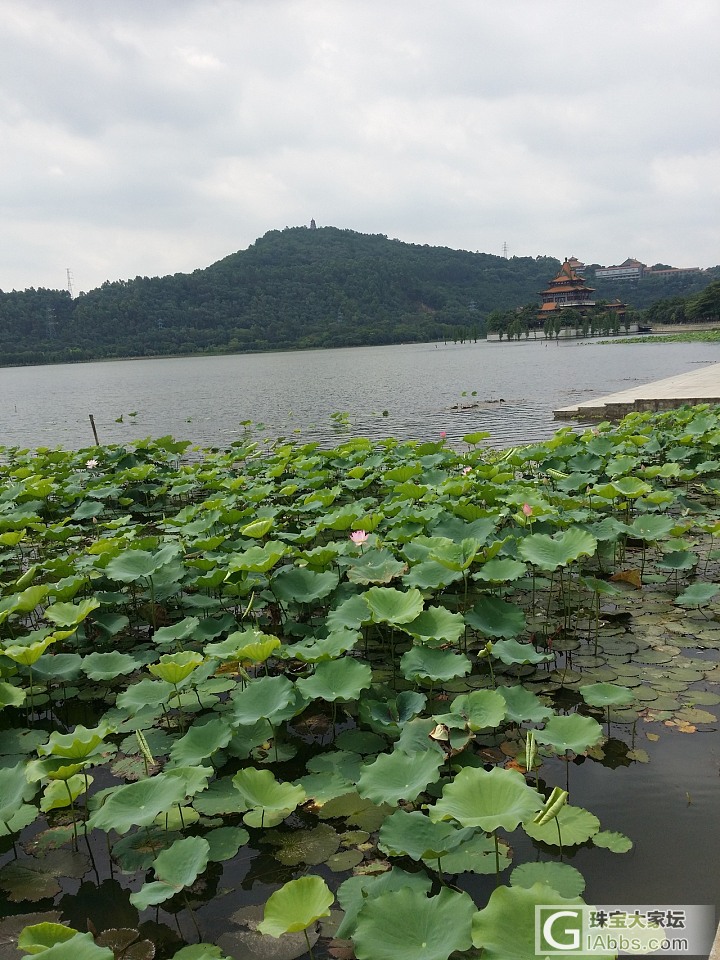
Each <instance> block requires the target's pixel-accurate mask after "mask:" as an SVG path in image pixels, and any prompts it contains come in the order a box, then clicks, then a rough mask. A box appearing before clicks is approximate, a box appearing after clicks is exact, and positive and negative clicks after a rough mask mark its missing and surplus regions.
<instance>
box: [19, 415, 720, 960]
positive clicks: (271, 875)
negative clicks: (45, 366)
mask: <svg viewBox="0 0 720 960" xmlns="http://www.w3.org/2000/svg"><path fill="white" fill-rule="evenodd" d="M483 440H484V435H482V434H468V435H466V436H465V437H464V440H463V443H462V444H458V445H456V446H455V447H454V448H451V447H450V446H448V445H447V444H446V443H445V442H444V440H440V441H438V442H402V443H401V442H397V441H393V440H384V441H380V442H371V441H369V440H367V439H363V438H357V439H352V440H348V441H346V442H344V443H342V444H340V445H339V446H337V447H335V448H333V449H329V450H328V449H320V448H319V447H318V446H317V445H316V444H300V443H298V444H291V443H286V442H277V443H274V444H272V443H267V442H259V441H256V440H254V439H253V437H252V435H247V436H245V437H243V439H242V440H240V441H238V442H237V443H235V444H233V445H232V446H231V447H230V448H229V449H228V450H227V451H224V452H222V453H216V452H212V453H211V452H207V453H205V454H204V455H203V456H202V457H201V458H199V459H198V457H197V454H194V455H193V457H192V460H189V459H188V458H187V457H186V454H187V453H188V450H187V447H188V445H187V444H185V443H182V442H177V441H175V440H173V439H171V438H169V437H165V438H161V439H158V440H153V441H151V440H146V441H140V442H136V443H133V444H129V445H124V446H117V445H115V446H108V447H93V448H90V449H87V450H84V451H83V450H81V451H73V452H66V451H61V450H49V449H45V450H39V451H36V452H30V451H22V450H18V449H9V448H5V449H3V450H2V451H0V453H1V461H0V462H1V466H0V473H1V477H2V478H1V482H0V568H1V570H2V599H0V708H1V713H0V890H2V891H3V893H4V895H5V896H6V898H7V906H6V908H5V911H4V913H5V919H4V920H2V921H0V934H2V936H0V942H1V943H2V944H4V946H0V951H3V950H4V951H5V953H3V956H19V955H20V954H18V952H17V947H16V944H18V945H19V947H20V953H21V954H26V955H30V954H35V953H41V952H46V953H48V960H51V958H52V960H64V958H72V960H94V958H97V960H112V958H113V957H116V958H118V960H124V958H126V960H151V958H152V957H153V956H157V957H159V958H160V957H162V958H164V957H168V958H173V957H174V958H177V960H200V958H204V957H207V958H222V957H232V958H236V960H245V958H248V960H250V958H260V957H266V958H276V960H279V958H285V960H291V958H294V957H301V956H305V955H312V956H315V957H335V958H340V960H342V958H345V960H351V958H357V960H384V958H388V960H389V958H393V960H403V958H408V960H446V958H447V957H449V956H450V955H451V954H456V955H457V956H467V957H483V958H488V960H493V958H495V960H501V958H502V960H513V958H518V960H520V958H526V957H528V956H533V936H534V926H533V923H534V906H535V904H540V903H560V904H562V903H564V902H566V901H567V902H568V903H577V902H582V898H583V896H585V897H586V898H588V897H593V898H596V897H597V890H598V877H600V878H601V879H602V877H603V876H604V877H606V878H607V877H608V876H609V877H613V876H614V877H616V878H621V877H622V875H623V870H624V866H623V864H624V863H626V862H627V863H630V862H632V858H633V856H634V854H635V848H634V847H633V842H634V840H635V839H636V838H634V837H633V836H632V835H626V833H625V832H624V831H623V830H621V829H620V826H621V825H622V824H623V822H624V817H625V813H626V811H624V810H622V809H620V808H618V809H615V805H614V799H613V793H612V790H613V788H612V782H613V781H612V778H613V777H619V776H621V775H622V773H623V772H624V771H626V770H628V769H629V768H631V767H635V768H640V767H645V766H646V765H647V766H648V767H653V766H654V765H658V764H659V765H660V766H662V764H663V762H664V761H663V757H664V756H665V755H666V754H664V752H663V749H664V747H665V746H666V745H667V746H670V745H671V744H675V745H677V743H678V742H680V741H682V740H685V741H686V742H687V743H688V744H689V743H693V744H697V743H702V742H703V738H704V737H705V738H707V739H708V740H709V739H710V732H711V731H713V730H714V729H715V726H716V712H715V709H714V708H715V706H716V705H717V704H718V703H720V694H718V693H717V690H718V684H719V683H720V657H719V654H718V651H719V650H720V602H719V601H718V600H717V597H718V594H720V586H718V584H717V583H716V581H717V579H718V576H717V575H718V569H719V561H720V550H717V549H716V543H715V538H716V537H717V535H718V533H720V506H719V502H718V494H719V493H720V457H718V451H719V450H720V410H718V409H717V408H709V407H707V406H704V407H696V408H684V409H682V410H680V411H674V412H672V413H668V414H663V415H660V416H654V417H651V416H649V415H633V416H631V417H628V418H626V419H625V420H624V421H623V422H622V423H621V424H620V425H616V426H613V425H610V424H601V425H600V426H599V427H598V428H597V429H595V430H589V431H587V432H585V433H582V434H576V433H574V432H573V431H572V430H570V429H564V430H561V431H559V432H558V433H557V434H556V436H555V437H554V438H553V439H551V440H549V441H547V442H545V443H542V444H538V445H533V446H526V447H519V448H514V449H512V450H508V451H505V452H503V453H498V452H496V451H491V450H488V449H487V448H485V447H484V446H483ZM700 749H701V751H702V750H703V749H705V748H704V747H701V748H700ZM708 752H709V751H708ZM593 772H601V773H602V776H601V777H597V776H594V774H593ZM588 784H590V786H588ZM598 785H600V787H599V786H598ZM682 790H683V793H685V794H686V795H687V804H688V807H689V808H690V805H691V804H692V803H693V797H692V794H693V790H694V784H693V782H691V781H688V782H683V783H682ZM594 796H595V797H596V799H597V805H598V808H600V809H601V810H602V818H600V817H599V816H598V815H597V811H596V810H593V797H594ZM578 801H580V802H578ZM637 806H638V808H639V809H640V811H641V814H640V815H641V817H642V816H644V813H643V812H642V811H644V810H645V809H647V810H650V809H651V806H652V805H651V802H650V798H648V797H647V796H641V797H638V798H637ZM601 819H602V822H601ZM628 833H630V831H628ZM580 868H582V869H580ZM647 869H654V868H651V867H650V866H649V864H648V867H647ZM601 886H602V884H600V887H601ZM683 893H684V894H689V891H683ZM606 900H607V898H606ZM641 901H642V897H640V896H637V897H635V902H641ZM685 902H696V901H692V898H691V897H688V896H686V897H685ZM8 951H9V952H8Z"/></svg>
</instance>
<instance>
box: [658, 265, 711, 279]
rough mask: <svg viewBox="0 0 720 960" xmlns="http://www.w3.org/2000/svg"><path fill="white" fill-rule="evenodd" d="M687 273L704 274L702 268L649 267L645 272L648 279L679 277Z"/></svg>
mask: <svg viewBox="0 0 720 960" xmlns="http://www.w3.org/2000/svg"><path fill="white" fill-rule="evenodd" d="M686 273H702V269H701V268H700V267H662V268H658V269H656V268H655V267H648V269H647V270H646V271H645V276H646V277H677V276H681V275H683V274H686Z"/></svg>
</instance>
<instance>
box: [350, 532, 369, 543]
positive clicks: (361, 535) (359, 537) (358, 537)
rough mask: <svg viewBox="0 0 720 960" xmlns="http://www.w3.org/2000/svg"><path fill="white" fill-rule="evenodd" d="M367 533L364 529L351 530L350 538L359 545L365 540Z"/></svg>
mask: <svg viewBox="0 0 720 960" xmlns="http://www.w3.org/2000/svg"><path fill="white" fill-rule="evenodd" d="M367 538H368V535H367V534H366V533H365V531H364V530H353V532H352V533H351V534H350V539H351V540H352V542H353V543H354V544H355V546H356V547H361V546H362V545H363V544H364V543H365V541H366V540H367Z"/></svg>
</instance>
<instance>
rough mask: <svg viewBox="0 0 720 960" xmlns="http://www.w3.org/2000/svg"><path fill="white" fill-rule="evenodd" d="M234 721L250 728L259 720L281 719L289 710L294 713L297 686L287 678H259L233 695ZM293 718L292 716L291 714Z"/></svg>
mask: <svg viewBox="0 0 720 960" xmlns="http://www.w3.org/2000/svg"><path fill="white" fill-rule="evenodd" d="M232 700H233V719H234V721H235V722H236V723H239V724H242V725H245V726H250V725H251V724H253V723H256V722H257V721H258V720H261V719H266V720H272V721H274V720H276V719H281V718H282V716H283V714H284V712H285V711H286V710H287V709H290V708H291V709H292V710H293V713H294V705H295V702H296V701H295V685H294V684H293V682H292V680H288V678H287V677H284V676H277V677H259V678H258V679H257V680H253V681H252V682H251V683H249V684H248V685H247V686H246V687H245V689H244V690H239V691H237V692H236V693H233V695H232ZM290 715H291V716H292V714H290Z"/></svg>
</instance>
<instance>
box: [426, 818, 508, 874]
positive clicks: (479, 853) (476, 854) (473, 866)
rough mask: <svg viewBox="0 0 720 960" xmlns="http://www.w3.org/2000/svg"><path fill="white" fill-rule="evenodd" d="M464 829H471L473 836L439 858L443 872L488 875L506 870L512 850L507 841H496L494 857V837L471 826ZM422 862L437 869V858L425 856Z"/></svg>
mask: <svg viewBox="0 0 720 960" xmlns="http://www.w3.org/2000/svg"><path fill="white" fill-rule="evenodd" d="M464 830H471V831H472V832H473V836H471V837H470V839H469V840H466V841H465V843H463V844H461V845H460V846H459V847H458V848H457V849H456V850H451V851H450V852H449V853H446V854H445V856H443V857H441V858H440V865H439V869H440V870H441V871H442V872H443V873H454V874H458V873H476V874H485V875H488V874H492V873H497V872H498V871H503V870H506V869H507V868H508V867H509V866H510V862H511V860H512V851H511V849H510V847H509V845H508V844H507V843H505V842H503V841H498V846H497V859H496V857H495V838H493V837H490V836H488V835H487V834H486V833H484V832H483V831H482V830H475V829H474V828H473V827H465V828H464ZM463 832H464V831H463ZM423 862H424V863H425V864H427V866H429V867H430V868H431V869H433V870H437V869H438V863H437V860H432V859H429V858H426V859H424V860H423Z"/></svg>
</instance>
